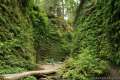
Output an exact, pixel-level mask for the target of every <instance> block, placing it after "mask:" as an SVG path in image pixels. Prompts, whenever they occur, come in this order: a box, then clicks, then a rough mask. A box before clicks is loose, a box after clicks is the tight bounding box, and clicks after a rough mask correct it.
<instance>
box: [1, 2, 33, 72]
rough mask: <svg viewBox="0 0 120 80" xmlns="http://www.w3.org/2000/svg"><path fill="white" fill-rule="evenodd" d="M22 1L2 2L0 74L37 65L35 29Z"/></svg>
mask: <svg viewBox="0 0 120 80" xmlns="http://www.w3.org/2000/svg"><path fill="white" fill-rule="evenodd" d="M22 1H24V0H0V73H11V72H17V71H22V70H26V69H31V68H32V67H33V66H31V65H30V64H34V63H35V50H34V47H33V31H32V30H33V29H32V25H31V22H30V21H29V17H28V16H27V14H26V13H25V10H23V9H24V8H23V7H25V5H26V4H27V2H26V4H25V2H24V4H22ZM23 5H24V6H23Z"/></svg>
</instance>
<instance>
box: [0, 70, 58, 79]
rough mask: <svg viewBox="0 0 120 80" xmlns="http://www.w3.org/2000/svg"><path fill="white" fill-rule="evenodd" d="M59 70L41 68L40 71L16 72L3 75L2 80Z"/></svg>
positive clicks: (0, 77)
mask: <svg viewBox="0 0 120 80" xmlns="http://www.w3.org/2000/svg"><path fill="white" fill-rule="evenodd" d="M56 72H57V70H54V69H53V70H52V69H51V70H39V71H28V72H22V73H16V74H6V75H1V76H0V80H18V79H21V78H24V77H27V76H31V75H38V74H39V75H46V74H52V73H56Z"/></svg>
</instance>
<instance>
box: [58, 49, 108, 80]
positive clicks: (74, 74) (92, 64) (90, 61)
mask: <svg viewBox="0 0 120 80" xmlns="http://www.w3.org/2000/svg"><path fill="white" fill-rule="evenodd" d="M103 65H104V66H103ZM106 69H107V63H106V62H105V61H103V60H100V59H99V58H96V57H95V56H93V55H91V54H88V52H87V51H85V52H84V53H82V54H79V55H78V56H77V57H75V58H69V59H68V60H67V61H66V62H65V64H64V66H63V68H62V69H61V70H60V74H61V75H62V77H63V78H64V79H68V80H93V78H94V77H95V76H96V75H101V74H103V72H104V71H106Z"/></svg>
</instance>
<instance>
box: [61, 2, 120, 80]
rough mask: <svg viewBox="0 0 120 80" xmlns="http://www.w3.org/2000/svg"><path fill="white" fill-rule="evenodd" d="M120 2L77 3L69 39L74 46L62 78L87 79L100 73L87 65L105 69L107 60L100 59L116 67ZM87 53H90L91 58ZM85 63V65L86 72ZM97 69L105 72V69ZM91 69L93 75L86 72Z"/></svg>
mask: <svg viewBox="0 0 120 80" xmlns="http://www.w3.org/2000/svg"><path fill="white" fill-rule="evenodd" d="M119 3H120V1H119V0H109V1H106V0H94V1H93V0H86V1H84V3H83V5H82V6H81V5H80V6H79V7H81V8H80V11H79V14H78V15H76V16H77V20H76V22H75V26H74V27H75V31H74V32H73V34H75V35H74V37H75V38H74V39H73V42H72V43H73V46H74V48H73V49H72V53H71V54H72V55H71V56H72V58H70V59H69V60H68V62H66V65H65V66H67V67H65V68H64V67H63V72H62V74H63V77H67V78H72V79H73V80H82V79H83V80H87V79H88V80H90V78H89V77H93V76H96V74H98V73H99V72H97V73H96V72H94V70H96V69H95V68H94V67H93V68H89V66H90V67H92V66H91V64H92V65H93V66H97V67H103V68H104V69H105V68H106V65H105V64H107V63H101V61H102V62H106V61H107V62H109V63H111V64H112V65H115V66H116V65H120V59H119V57H120V55H119V28H120V26H119V25H120V23H119V22H120V16H119V15H120V6H119V5H118V4H119ZM83 55H84V56H83ZM89 55H90V56H91V58H90V59H89ZM76 56H77V58H76ZM96 59H100V60H99V61H100V62H99V61H98V62H96V61H97V60H96ZM82 62H84V63H86V64H83V63H82ZM87 62H88V63H87ZM92 62H94V63H92ZM68 63H69V64H68ZM99 63H101V64H99ZM96 64H97V65H96ZM103 64H104V65H103ZM84 65H85V66H87V67H88V68H87V69H88V70H87V72H86V69H84ZM98 65H99V66H98ZM97 69H98V70H99V71H100V73H103V74H104V71H103V70H104V69H102V68H97ZM79 70H80V71H81V70H82V72H81V73H82V74H81V73H79ZM91 71H92V72H93V73H94V74H92V73H90V75H89V72H91ZM105 71H107V69H106V70H105ZM84 72H86V73H84ZM87 76H89V77H87ZM97 76H99V74H98V75H97ZM84 78H85V79H84Z"/></svg>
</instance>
